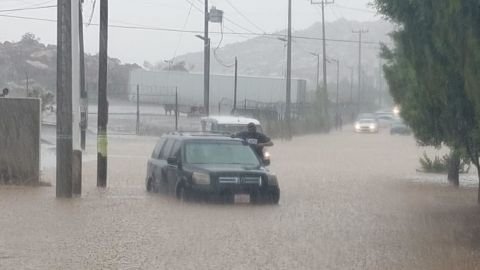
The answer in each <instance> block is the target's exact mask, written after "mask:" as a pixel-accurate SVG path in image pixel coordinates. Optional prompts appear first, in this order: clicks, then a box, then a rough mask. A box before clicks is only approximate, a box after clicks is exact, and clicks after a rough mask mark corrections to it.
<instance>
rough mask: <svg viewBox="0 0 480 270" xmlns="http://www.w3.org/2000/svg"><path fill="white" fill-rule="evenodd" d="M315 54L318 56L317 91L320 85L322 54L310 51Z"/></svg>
mask: <svg viewBox="0 0 480 270" xmlns="http://www.w3.org/2000/svg"><path fill="white" fill-rule="evenodd" d="M310 54H311V55H313V56H316V57H317V75H316V83H317V88H316V89H315V91H318V87H319V86H320V54H319V53H313V52H311V53H310Z"/></svg>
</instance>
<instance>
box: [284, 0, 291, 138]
mask: <svg viewBox="0 0 480 270" xmlns="http://www.w3.org/2000/svg"><path fill="white" fill-rule="evenodd" d="M291 91H292V0H288V38H287V91H286V99H285V120H286V124H287V138H288V139H290V138H291V130H290V102H291Z"/></svg>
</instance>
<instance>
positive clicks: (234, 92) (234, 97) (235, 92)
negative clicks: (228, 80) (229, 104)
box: [233, 56, 238, 112]
mask: <svg viewBox="0 0 480 270" xmlns="http://www.w3.org/2000/svg"><path fill="white" fill-rule="evenodd" d="M237 87H238V59H237V57H236V56H235V85H234V86H233V112H235V111H236V110H237Z"/></svg>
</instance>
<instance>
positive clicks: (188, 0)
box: [185, 0, 255, 33]
mask: <svg viewBox="0 0 480 270" xmlns="http://www.w3.org/2000/svg"><path fill="white" fill-rule="evenodd" d="M185 1H187V2H190V0H185ZM197 2H199V3H200V4H202V5H203V3H202V1H201V0H197ZM197 10H198V9H197ZM202 14H204V12H203V11H202ZM223 19H224V20H225V21H227V22H230V23H231V24H233V25H235V26H237V27H238V28H240V29H242V30H243V31H247V32H249V33H255V32H253V31H251V30H250V29H248V28H246V27H244V26H242V25H240V24H238V23H236V22H234V21H233V20H231V19H229V18H228V17H227V16H225V15H223Z"/></svg>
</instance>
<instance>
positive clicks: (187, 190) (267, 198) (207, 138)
mask: <svg viewBox="0 0 480 270" xmlns="http://www.w3.org/2000/svg"><path fill="white" fill-rule="evenodd" d="M145 184H146V188H147V190H148V191H151V192H159V191H162V192H165V193H169V194H173V195H175V196H176V197H177V198H178V199H180V200H191V199H192V198H194V197H198V195H214V196H215V197H217V198H222V199H227V200H229V201H241V202H271V203H275V204H276V203H278V201H279V199H280V189H279V186H278V182H277V177H276V176H275V175H274V174H272V173H271V172H270V171H269V170H268V169H266V168H265V167H264V163H263V161H262V159H261V158H260V157H259V156H258V155H257V154H256V153H255V151H254V150H253V149H252V148H251V147H250V146H249V145H248V144H246V143H245V142H244V141H242V140H240V139H234V138H230V137H226V136H222V135H219V134H210V133H170V134H167V135H164V136H162V137H161V138H160V140H159V141H158V143H157V145H156V146H155V149H154V151H153V153H152V157H151V158H150V159H149V160H148V165H147V177H146V180H145Z"/></svg>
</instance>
